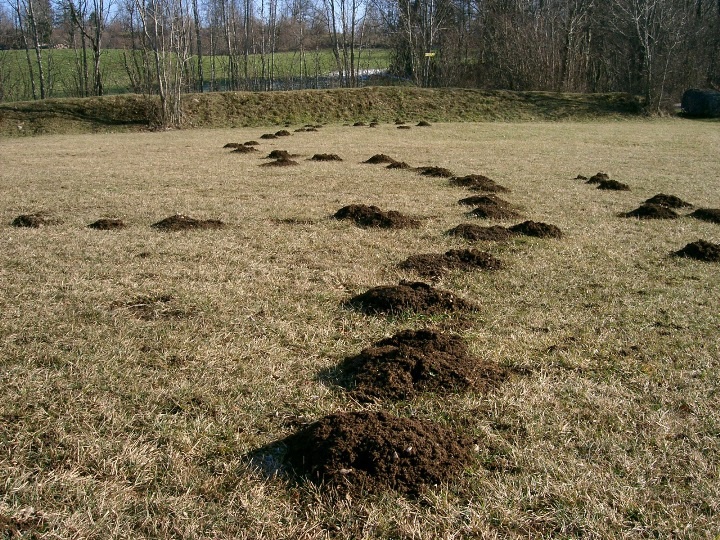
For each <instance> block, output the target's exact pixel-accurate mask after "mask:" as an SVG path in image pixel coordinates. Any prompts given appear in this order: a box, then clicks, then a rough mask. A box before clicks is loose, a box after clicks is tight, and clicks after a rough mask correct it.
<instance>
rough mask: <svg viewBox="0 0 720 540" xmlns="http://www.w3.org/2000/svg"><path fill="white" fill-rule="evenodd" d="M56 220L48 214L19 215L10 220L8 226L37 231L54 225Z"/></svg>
mask: <svg viewBox="0 0 720 540" xmlns="http://www.w3.org/2000/svg"><path fill="white" fill-rule="evenodd" d="M55 224H57V220H56V219H53V218H51V217H50V215H49V214H46V213H44V212H38V213H36V214H20V215H19V216H17V217H16V218H15V219H13V220H12V222H11V223H10V225H12V226H13V227H27V228H30V229H39V228H40V227H44V226H46V225H55Z"/></svg>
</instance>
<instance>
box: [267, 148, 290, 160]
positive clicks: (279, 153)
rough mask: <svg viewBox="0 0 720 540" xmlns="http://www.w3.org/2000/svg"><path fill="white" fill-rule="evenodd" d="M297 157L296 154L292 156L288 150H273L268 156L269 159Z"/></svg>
mask: <svg viewBox="0 0 720 540" xmlns="http://www.w3.org/2000/svg"><path fill="white" fill-rule="evenodd" d="M294 157H297V155H296V154H291V153H290V152H288V151H287V150H273V151H272V152H270V153H269V154H268V155H267V159H290V158H294Z"/></svg>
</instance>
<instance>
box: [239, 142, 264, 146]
mask: <svg viewBox="0 0 720 540" xmlns="http://www.w3.org/2000/svg"><path fill="white" fill-rule="evenodd" d="M259 145H260V143H259V142H257V141H246V142H244V143H243V146H259Z"/></svg>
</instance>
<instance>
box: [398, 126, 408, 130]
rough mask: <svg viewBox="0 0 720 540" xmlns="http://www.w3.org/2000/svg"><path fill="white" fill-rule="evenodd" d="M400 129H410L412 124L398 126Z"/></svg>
mask: <svg viewBox="0 0 720 540" xmlns="http://www.w3.org/2000/svg"><path fill="white" fill-rule="evenodd" d="M397 128H398V129H410V126H398V127H397Z"/></svg>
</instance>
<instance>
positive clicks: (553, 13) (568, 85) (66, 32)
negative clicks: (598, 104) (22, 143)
mask: <svg viewBox="0 0 720 540" xmlns="http://www.w3.org/2000/svg"><path fill="white" fill-rule="evenodd" d="M0 2H2V3H0V49H2V50H0V99H2V96H3V87H4V86H7V85H8V84H9V82H10V81H9V80H8V75H7V73H8V72H7V70H3V67H2V63H3V54H4V51H5V54H6V53H7V50H8V49H17V50H20V51H24V55H23V57H24V60H23V62H24V64H25V70H26V74H27V77H26V79H27V80H29V85H28V89H27V91H26V94H27V95H26V96H25V97H26V98H32V99H43V98H46V97H49V92H48V85H47V80H46V78H47V73H48V70H49V69H51V67H52V62H53V52H54V50H55V49H56V48H58V47H62V48H67V49H70V50H72V51H73V59H74V66H73V80H74V91H73V93H74V95H77V96H94V95H103V94H104V93H105V81H104V71H103V59H104V57H105V56H104V51H106V50H107V49H110V48H112V49H122V51H123V53H122V54H123V64H124V68H125V70H126V72H127V75H128V77H129V80H130V81H131V88H130V90H131V91H134V92H138V93H144V94H157V95H158V96H159V97H160V101H161V104H162V105H161V109H162V111H161V115H162V116H164V117H167V120H168V121H170V122H176V121H178V118H177V114H179V108H178V104H179V99H180V95H181V94H182V93H185V92H203V91H214V90H244V89H245V90H274V89H278V88H285V86H283V85H282V84H281V81H279V80H278V79H279V71H278V66H277V65H276V58H277V57H276V55H277V54H278V53H280V52H283V51H295V52H296V53H297V59H298V60H297V61H298V63H299V66H298V67H299V69H298V70H296V71H297V73H299V78H300V80H301V86H304V87H312V86H313V85H314V84H315V85H316V84H317V75H318V63H317V61H315V62H314V61H313V59H314V58H315V60H316V59H317V51H319V50H321V49H323V50H325V49H327V50H330V51H331V52H332V58H333V60H334V66H335V74H334V80H335V81H336V84H337V85H338V86H346V87H353V86H358V85H359V84H361V83H362V79H363V77H362V76H361V75H362V73H361V70H360V66H361V59H362V57H363V53H364V51H367V49H368V48H369V47H384V48H387V49H389V50H390V51H391V60H390V66H389V69H388V73H387V75H389V76H392V77H395V78H400V79H403V80H405V81H410V82H412V83H413V84H416V85H420V86H429V87H432V86H463V87H478V88H486V89H510V90H547V91H568V92H608V91H620V92H631V93H634V94H638V95H641V96H643V97H644V98H645V102H646V105H647V107H648V109H649V110H652V111H658V110H660V109H661V108H662V107H663V106H664V105H666V104H667V103H670V102H674V101H677V100H678V99H679V95H680V93H681V92H682V90H683V89H684V88H686V87H689V86H700V87H714V88H717V87H718V86H719V85H720V0H56V1H55V0H0ZM314 55H315V56H314ZM219 59H222V61H219ZM216 60H217V61H216ZM219 81H222V84H219ZM173 111H175V112H173Z"/></svg>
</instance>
